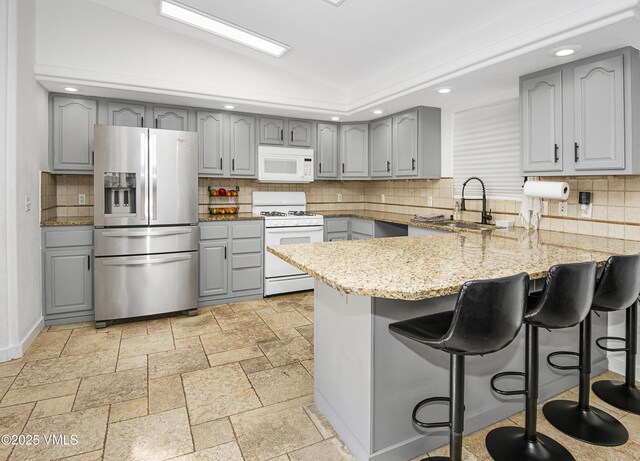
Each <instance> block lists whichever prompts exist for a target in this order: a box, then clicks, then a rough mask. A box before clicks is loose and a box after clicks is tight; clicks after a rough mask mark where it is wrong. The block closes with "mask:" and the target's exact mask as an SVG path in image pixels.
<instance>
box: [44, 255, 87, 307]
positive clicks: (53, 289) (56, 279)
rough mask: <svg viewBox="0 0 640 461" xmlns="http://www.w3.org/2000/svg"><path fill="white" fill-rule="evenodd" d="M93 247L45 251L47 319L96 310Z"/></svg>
mask: <svg viewBox="0 0 640 461" xmlns="http://www.w3.org/2000/svg"><path fill="white" fill-rule="evenodd" d="M92 253H93V251H92V249H91V248H77V249H58V250H46V251H45V252H44V264H45V267H44V273H45V281H44V285H45V306H44V313H45V315H46V316H52V315H54V316H55V315H56V314H64V315H67V314H75V313H82V312H88V313H91V311H92V309H93V276H92V271H91V265H92V264H91V258H92Z"/></svg>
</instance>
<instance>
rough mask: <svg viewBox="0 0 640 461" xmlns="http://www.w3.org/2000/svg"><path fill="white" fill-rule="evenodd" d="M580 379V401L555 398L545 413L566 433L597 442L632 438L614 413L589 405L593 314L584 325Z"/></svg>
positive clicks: (610, 443) (607, 443) (615, 442)
mask: <svg viewBox="0 0 640 461" xmlns="http://www.w3.org/2000/svg"><path fill="white" fill-rule="evenodd" d="M579 356H580V365H579V370H580V380H579V398H578V402H572V401H570V400H553V401H551V402H549V403H547V404H545V406H544V407H543V408H542V411H543V413H544V416H545V417H546V418H547V420H548V421H549V422H550V423H551V424H552V425H553V426H555V427H556V429H558V430H560V431H562V432H564V433H565V434H567V435H569V436H571V437H574V438H576V439H578V440H582V441H583V442H587V443H592V444H594V445H604V446H617V445H622V444H624V443H626V442H627V440H629V433H628V432H627V429H626V428H625V427H624V426H623V425H622V423H620V421H618V420H617V419H616V418H614V417H613V416H611V415H609V414H608V413H605V412H604V411H602V410H599V409H597V408H592V407H590V406H589V387H590V386H589V380H590V378H591V314H589V315H588V316H587V318H585V319H584V320H583V321H582V323H581V324H580V354H579Z"/></svg>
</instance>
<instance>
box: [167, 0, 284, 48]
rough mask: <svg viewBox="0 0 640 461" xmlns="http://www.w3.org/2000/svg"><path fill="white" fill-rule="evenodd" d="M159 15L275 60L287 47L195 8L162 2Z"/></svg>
mask: <svg viewBox="0 0 640 461" xmlns="http://www.w3.org/2000/svg"><path fill="white" fill-rule="evenodd" d="M160 14H161V15H162V16H166V17H168V18H171V19H174V20H176V21H179V22H182V23H184V24H188V25H190V26H193V27H197V28H198V29H202V30H205V31H207V32H211V33H212V34H215V35H218V36H220V37H223V38H226V39H228V40H232V41H234V42H236V43H240V44H242V45H245V46H248V47H250V48H254V49H256V50H259V51H262V52H263V53H267V54H270V55H271V56H275V57H276V58H279V57H282V56H283V55H284V54H285V53H286V52H287V51H288V50H289V47H288V46H287V45H284V44H282V43H278V42H276V41H274V40H271V39H269V38H266V37H263V36H261V35H259V34H256V33H255V32H252V31H250V30H247V29H243V28H242V27H239V26H236V25H235V24H231V23H229V22H227V21H224V20H222V19H219V18H216V17H214V16H211V15H209V14H207V13H203V12H202V11H198V10H196V9H195V8H191V7H188V6H185V5H183V4H181V3H177V2H169V1H166V0H162V1H161V2H160Z"/></svg>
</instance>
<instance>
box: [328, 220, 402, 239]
mask: <svg viewBox="0 0 640 461" xmlns="http://www.w3.org/2000/svg"><path fill="white" fill-rule="evenodd" d="M407 235H408V230H407V225H406V224H397V223H391V222H386V221H376V220H373V219H364V218H354V217H325V218H324V241H325V242H336V241H339V240H367V239H371V238H385V237H406V236H407Z"/></svg>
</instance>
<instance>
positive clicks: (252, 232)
mask: <svg viewBox="0 0 640 461" xmlns="http://www.w3.org/2000/svg"><path fill="white" fill-rule="evenodd" d="M262 227H263V223H262V221H257V222H252V223H250V224H245V223H235V224H232V225H231V238H233V239H245V238H251V237H262Z"/></svg>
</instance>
